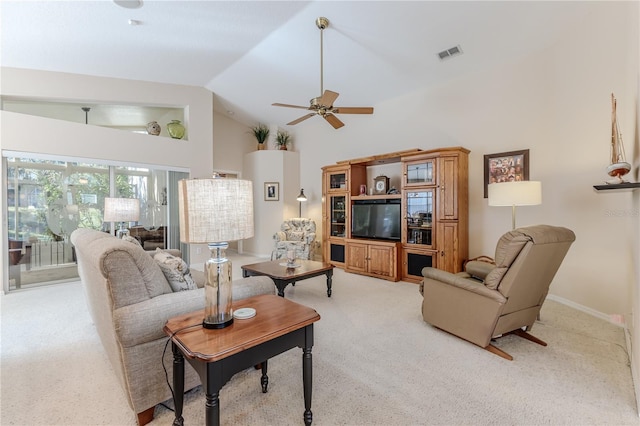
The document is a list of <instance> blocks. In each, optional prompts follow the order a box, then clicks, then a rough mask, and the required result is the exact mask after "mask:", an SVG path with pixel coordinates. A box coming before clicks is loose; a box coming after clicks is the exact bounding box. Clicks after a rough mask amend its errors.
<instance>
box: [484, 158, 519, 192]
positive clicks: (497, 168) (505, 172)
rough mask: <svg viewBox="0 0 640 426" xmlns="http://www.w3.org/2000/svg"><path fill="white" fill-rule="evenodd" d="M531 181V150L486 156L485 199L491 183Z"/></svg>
mask: <svg viewBox="0 0 640 426" xmlns="http://www.w3.org/2000/svg"><path fill="white" fill-rule="evenodd" d="M521 180H529V150H528V149H523V150H521V151H509V152H500V153H498V154H486V155H485V156H484V198H487V197H488V196H489V189H488V186H489V184H490V183H498V182H513V181H521Z"/></svg>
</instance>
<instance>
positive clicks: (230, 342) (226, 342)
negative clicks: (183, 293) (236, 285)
mask: <svg viewBox="0 0 640 426" xmlns="http://www.w3.org/2000/svg"><path fill="white" fill-rule="evenodd" d="M233 308H234V310H235V309H240V308H254V309H255V310H256V316H254V317H253V318H249V319H234V320H233V324H231V325H230V326H228V327H225V328H222V329H218V330H215V329H205V328H203V327H202V326H201V324H202V320H203V318H204V309H203V310H201V311H196V312H192V313H189V314H184V315H180V316H177V317H174V318H171V319H170V320H169V321H167V323H166V324H165V326H164V329H163V330H164V332H165V333H166V334H167V335H168V336H170V337H171V339H172V340H173V342H174V343H175V344H176V345H178V346H179V347H180V349H181V351H182V353H183V354H184V356H185V357H187V358H191V359H199V360H201V361H205V362H213V361H219V360H221V359H224V358H226V357H228V356H231V355H234V354H236V353H239V352H242V351H243V350H245V349H249V348H251V347H254V346H257V345H259V344H261V343H264V342H266V341H269V340H272V339H275V338H276V337H280V336H283V335H285V334H287V333H290V332H292V331H295V330H298V329H300V328H303V327H306V326H307V325H309V324H312V323H314V322H316V321H318V320H319V319H320V315H319V314H318V313H317V312H316V311H315V310H314V309H312V308H309V307H307V306H304V305H301V304H299V303H296V302H292V301H291V300H287V299H284V298H282V297H279V296H276V295H270V294H269V295H260V296H254V297H249V298H247V299H243V300H238V301H236V302H234V303H233ZM193 325H200V326H194V327H190V328H186V329H185V330H182V331H179V330H181V329H183V328H185V327H189V326H193ZM176 331H177V334H175V335H174V333H176Z"/></svg>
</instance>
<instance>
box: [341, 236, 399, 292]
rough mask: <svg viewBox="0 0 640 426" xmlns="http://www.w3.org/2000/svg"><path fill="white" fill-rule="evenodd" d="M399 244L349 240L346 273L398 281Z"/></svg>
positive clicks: (346, 247)
mask: <svg viewBox="0 0 640 426" xmlns="http://www.w3.org/2000/svg"><path fill="white" fill-rule="evenodd" d="M399 247H400V244H399V243H395V242H392V241H379V240H367V239H359V238H358V239H356V238H353V239H347V240H346V242H345V250H346V265H345V271H347V272H353V273H356V274H362V275H369V276H371V277H376V278H384V279H385V280H389V281H398V280H399V274H398V249H399Z"/></svg>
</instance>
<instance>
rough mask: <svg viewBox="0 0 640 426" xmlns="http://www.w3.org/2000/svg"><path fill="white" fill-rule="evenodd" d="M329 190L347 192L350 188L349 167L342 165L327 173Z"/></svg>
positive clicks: (326, 184) (327, 187) (326, 185)
mask: <svg viewBox="0 0 640 426" xmlns="http://www.w3.org/2000/svg"><path fill="white" fill-rule="evenodd" d="M325 179H326V180H325V188H326V190H327V192H347V191H348V188H349V168H348V167H340V168H336V169H335V170H330V171H327V172H326V174H325Z"/></svg>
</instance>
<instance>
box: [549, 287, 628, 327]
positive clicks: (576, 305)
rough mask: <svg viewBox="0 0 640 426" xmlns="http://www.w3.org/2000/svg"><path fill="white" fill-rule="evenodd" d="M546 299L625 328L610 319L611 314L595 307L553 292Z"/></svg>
mask: <svg viewBox="0 0 640 426" xmlns="http://www.w3.org/2000/svg"><path fill="white" fill-rule="evenodd" d="M547 299H551V300H553V301H555V302H558V303H562V304H563V305H567V306H570V307H572V308H573V309H577V310H579V311H581V312H584V313H586V314H589V315H592V316H594V317H596V318H600V319H602V320H604V321H607V322H610V323H611V324H614V325H617V326H618V327H622V328H626V326H625V324H624V323H619V322H615V321H611V316H610V315H607V314H605V313H603V312H600V311H596V310H595V309H591V308H588V307H586V306H584V305H581V304H579V303H576V302H572V301H571V300H568V299H565V298H564V297H560V296H556V295H553V294H549V295H547Z"/></svg>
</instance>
